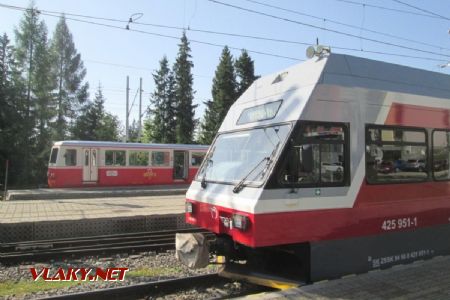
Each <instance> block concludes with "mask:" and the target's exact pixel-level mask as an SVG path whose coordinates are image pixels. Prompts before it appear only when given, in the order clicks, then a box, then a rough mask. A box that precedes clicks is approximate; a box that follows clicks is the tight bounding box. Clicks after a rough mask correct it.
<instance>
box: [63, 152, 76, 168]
mask: <svg viewBox="0 0 450 300" xmlns="http://www.w3.org/2000/svg"><path fill="white" fill-rule="evenodd" d="M64 159H65V162H66V166H76V165H77V150H76V149H67V150H66V153H65V154H64Z"/></svg>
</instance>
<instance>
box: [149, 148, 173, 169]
mask: <svg viewBox="0 0 450 300" xmlns="http://www.w3.org/2000/svg"><path fill="white" fill-rule="evenodd" d="M169 165H170V152H168V151H153V152H152V166H154V167H168V166H169Z"/></svg>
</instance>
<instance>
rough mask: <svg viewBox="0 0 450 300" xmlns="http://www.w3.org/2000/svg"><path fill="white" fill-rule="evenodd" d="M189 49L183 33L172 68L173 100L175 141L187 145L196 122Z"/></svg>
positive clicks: (192, 65)
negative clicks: (175, 109)
mask: <svg viewBox="0 0 450 300" xmlns="http://www.w3.org/2000/svg"><path fill="white" fill-rule="evenodd" d="M190 52H191V48H190V47H189V41H188V39H187V37H186V33H185V32H183V36H182V37H181V44H179V50H178V56H177V59H176V62H175V64H174V66H173V73H174V78H175V99H176V106H177V114H176V122H177V126H176V138H177V139H176V140H177V143H181V144H189V143H192V142H193V135H194V130H195V126H196V123H197V120H196V119H195V108H196V107H197V105H194V104H193V100H194V93H195V91H194V90H193V76H192V72H191V71H192V68H193V67H194V64H193V63H192V61H191V60H190V59H191V54H190Z"/></svg>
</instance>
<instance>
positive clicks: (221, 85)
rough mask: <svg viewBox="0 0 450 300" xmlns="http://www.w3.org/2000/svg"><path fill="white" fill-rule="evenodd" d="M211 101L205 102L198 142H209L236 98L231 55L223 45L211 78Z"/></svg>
mask: <svg viewBox="0 0 450 300" xmlns="http://www.w3.org/2000/svg"><path fill="white" fill-rule="evenodd" d="M211 92H212V97H213V100H212V102H211V101H209V102H207V103H205V104H206V106H207V107H206V112H205V118H204V120H203V123H202V126H201V135H200V142H201V143H202V144H210V143H211V142H212V140H213V138H214V136H215V135H216V133H217V130H219V127H220V124H222V121H223V119H224V118H225V116H226V114H227V112H228V110H229V109H230V107H231V105H232V104H233V103H234V101H236V99H237V83H236V75H235V71H234V65H233V56H232V55H231V53H230V50H229V49H228V47H225V48H224V49H223V51H222V55H221V57H220V62H219V65H218V66H217V69H216V73H215V76H214V79H213V86H212V91H211Z"/></svg>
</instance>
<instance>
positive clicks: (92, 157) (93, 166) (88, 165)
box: [83, 148, 98, 183]
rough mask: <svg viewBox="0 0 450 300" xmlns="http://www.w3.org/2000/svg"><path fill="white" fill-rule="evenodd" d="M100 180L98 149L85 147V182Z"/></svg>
mask: <svg viewBox="0 0 450 300" xmlns="http://www.w3.org/2000/svg"><path fill="white" fill-rule="evenodd" d="M97 180H98V149H95V148H83V183H94V182H97Z"/></svg>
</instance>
